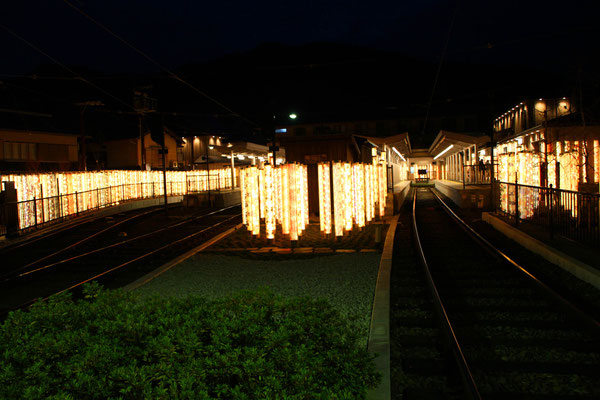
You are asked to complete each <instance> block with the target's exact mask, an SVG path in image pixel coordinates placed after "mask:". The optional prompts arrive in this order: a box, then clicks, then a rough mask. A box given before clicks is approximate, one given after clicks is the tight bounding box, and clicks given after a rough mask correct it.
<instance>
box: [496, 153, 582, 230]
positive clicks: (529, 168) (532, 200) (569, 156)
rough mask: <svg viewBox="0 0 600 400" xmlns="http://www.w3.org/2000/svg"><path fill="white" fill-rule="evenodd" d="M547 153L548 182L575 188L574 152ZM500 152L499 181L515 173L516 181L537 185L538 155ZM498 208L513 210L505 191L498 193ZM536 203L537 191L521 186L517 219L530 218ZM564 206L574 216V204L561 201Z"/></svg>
mask: <svg viewBox="0 0 600 400" xmlns="http://www.w3.org/2000/svg"><path fill="white" fill-rule="evenodd" d="M557 145H558V148H560V144H558V143H557ZM557 154H558V156H557V155H556V154H554V153H552V154H548V181H549V183H552V184H553V186H554V187H555V188H559V189H566V190H577V186H578V183H579V165H578V163H577V162H576V160H573V158H574V156H573V154H574V153H560V150H559V149H557ZM514 157H515V153H509V154H502V155H500V156H499V171H498V172H499V176H500V179H501V180H504V181H506V182H510V181H511V180H512V178H514V177H515V174H517V173H518V177H517V179H518V182H519V183H521V184H525V185H530V186H539V184H540V166H541V159H540V158H541V157H540V155H538V154H532V153H528V152H522V153H516V157H517V158H516V164H515V158H514ZM556 161H559V163H560V164H559V165H560V170H561V171H560V172H561V173H560V176H561V181H560V182H556V177H557V174H556V165H557V164H556ZM501 195H502V202H501V205H502V209H503V211H505V212H508V211H512V212H514V205H511V204H509V199H508V191H507V190H506V189H505V190H503V192H502V194H501ZM538 205H539V192H538V191H537V190H528V189H525V188H523V189H521V190H520V192H519V212H520V216H521V218H529V217H532V216H533V214H534V212H535V209H536V207H537V206H538ZM563 206H564V208H565V209H568V210H570V211H571V215H572V216H573V217H576V216H577V208H578V207H577V203H576V202H575V203H573V204H564V205H563Z"/></svg>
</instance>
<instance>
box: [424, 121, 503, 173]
mask: <svg viewBox="0 0 600 400" xmlns="http://www.w3.org/2000/svg"><path fill="white" fill-rule="evenodd" d="M429 154H430V155H431V156H432V157H433V159H432V164H433V165H435V170H436V172H437V174H436V179H448V180H451V181H456V182H463V183H465V184H479V183H489V182H490V166H489V164H490V162H491V153H490V137H489V136H487V135H482V134H465V133H457V132H449V131H440V133H438V135H437V136H436V138H435V139H434V141H433V143H432V144H431V146H430V147H429Z"/></svg>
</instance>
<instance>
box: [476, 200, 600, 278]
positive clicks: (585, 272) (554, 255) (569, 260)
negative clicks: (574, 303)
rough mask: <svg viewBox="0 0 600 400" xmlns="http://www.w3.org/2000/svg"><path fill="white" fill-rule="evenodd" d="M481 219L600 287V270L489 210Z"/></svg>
mask: <svg viewBox="0 0 600 400" xmlns="http://www.w3.org/2000/svg"><path fill="white" fill-rule="evenodd" d="M481 219H482V220H483V221H484V222H487V223H488V224H490V225H492V227H494V229H496V230H497V231H499V232H501V233H503V234H504V235H505V236H507V237H509V238H511V239H513V240H515V241H517V242H518V243H519V244H520V245H521V246H523V247H525V248H526V249H528V250H530V251H532V252H534V253H536V254H538V255H540V256H541V257H543V258H545V259H546V260H548V261H549V262H551V263H552V264H554V265H557V266H558V267H560V268H562V269H564V270H565V271H567V272H569V273H571V274H573V275H574V276H576V277H577V278H579V279H581V280H582V281H584V282H587V283H589V284H590V285H592V286H594V287H595V288H597V289H600V271H599V270H597V269H595V268H593V267H591V266H589V265H587V264H585V263H583V262H581V261H579V260H577V259H575V258H573V257H571V256H569V255H567V254H565V253H563V252H561V251H560V250H557V249H555V248H552V247H550V246H548V245H547V244H545V243H543V242H541V241H539V240H537V239H535V238H533V237H531V236H529V235H528V234H526V233H524V232H522V231H520V230H519V229H517V228H515V227H514V226H511V225H509V224H507V223H506V222H504V221H502V220H501V219H500V218H498V217H496V216H494V215H492V214H491V213H489V212H483V213H482V214H481Z"/></svg>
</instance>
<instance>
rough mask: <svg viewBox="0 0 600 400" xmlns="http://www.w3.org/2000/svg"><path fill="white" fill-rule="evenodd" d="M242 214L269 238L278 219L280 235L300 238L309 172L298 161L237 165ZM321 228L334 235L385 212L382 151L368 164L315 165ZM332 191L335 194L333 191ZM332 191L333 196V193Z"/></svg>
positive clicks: (305, 221) (305, 220)
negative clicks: (243, 166) (273, 164)
mask: <svg viewBox="0 0 600 400" xmlns="http://www.w3.org/2000/svg"><path fill="white" fill-rule="evenodd" d="M240 187H241V191H242V218H243V223H244V224H245V225H246V227H247V228H248V230H249V231H250V232H251V233H252V234H253V235H256V236H259V235H260V224H261V220H264V222H265V229H266V236H267V239H274V237H275V230H276V224H277V223H278V224H280V225H281V231H282V233H283V234H284V235H289V237H290V239H291V240H298V237H299V236H301V235H302V232H303V231H304V230H305V228H306V225H307V224H308V174H307V167H306V166H305V165H301V164H285V165H282V166H279V167H273V166H271V165H265V166H264V168H263V169H259V168H257V167H249V168H245V169H242V170H240ZM318 188H319V189H318V190H319V215H320V223H319V224H320V229H321V231H322V232H323V233H324V234H327V235H329V234H331V233H332V230H334V231H335V235H336V236H342V235H343V234H344V232H347V231H350V230H352V228H353V226H358V227H364V226H365V225H366V223H369V222H371V221H372V220H373V219H374V218H375V217H376V216H377V215H379V216H380V217H383V216H384V214H385V199H386V195H387V177H386V165H385V153H383V155H382V158H381V159H377V158H374V161H373V163H372V164H363V163H345V162H336V163H331V164H330V163H320V164H318ZM332 190H333V193H332ZM332 195H333V196H332Z"/></svg>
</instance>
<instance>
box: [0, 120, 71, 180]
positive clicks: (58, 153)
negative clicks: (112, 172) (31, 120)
mask: <svg viewBox="0 0 600 400" xmlns="http://www.w3.org/2000/svg"><path fill="white" fill-rule="evenodd" d="M77 139H78V136H77V135H73V134H68V133H57V132H44V131H22V130H15V129H0V170H2V171H40V170H42V171H43V170H50V171H56V170H65V171H69V170H74V169H77V164H78V148H79V147H78V143H77Z"/></svg>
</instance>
